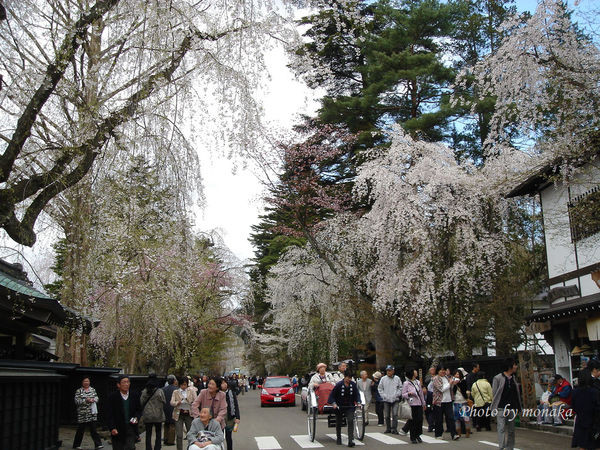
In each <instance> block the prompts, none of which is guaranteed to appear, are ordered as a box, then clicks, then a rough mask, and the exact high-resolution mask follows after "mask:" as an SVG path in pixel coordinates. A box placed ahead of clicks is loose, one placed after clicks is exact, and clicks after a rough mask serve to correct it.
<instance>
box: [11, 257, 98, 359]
mask: <svg viewBox="0 0 600 450" xmlns="http://www.w3.org/2000/svg"><path fill="white" fill-rule="evenodd" d="M61 326H70V327H71V328H78V329H80V330H81V332H82V333H89V332H90V330H91V329H92V326H93V324H92V321H91V320H90V319H87V318H85V317H82V316H81V315H80V314H78V313H77V312H76V311H73V310H72V309H70V308H68V307H65V306H63V305H61V304H60V302H59V301H58V300H56V299H54V298H52V297H50V296H48V295H46V294H44V293H43V292H41V291H40V290H38V289H36V288H35V287H34V286H33V283H32V282H31V281H30V280H29V279H28V278H27V274H26V273H25V272H24V271H23V268H22V267H21V265H20V264H10V263H8V262H6V261H3V260H0V359H13V360H38V361H52V360H56V359H58V358H57V356H56V355H55V354H54V351H55V339H56V334H57V329H58V327H61Z"/></svg>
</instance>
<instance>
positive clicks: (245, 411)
mask: <svg viewBox="0 0 600 450" xmlns="http://www.w3.org/2000/svg"><path fill="white" fill-rule="evenodd" d="M238 400H239V404H240V411H241V413H242V420H241V423H240V428H239V431H238V432H237V433H234V447H235V449H236V450H271V449H272V450H276V449H283V450H296V449H302V448H323V449H327V448H329V449H340V448H342V447H340V446H338V445H336V443H335V428H327V422H326V421H325V422H318V423H317V432H316V438H315V442H312V443H311V442H309V441H308V436H307V435H308V433H307V426H306V422H307V421H306V418H307V416H306V412H304V411H302V410H301V408H300V398H299V397H298V399H297V400H298V401H297V404H296V407H295V408H292V407H269V408H261V407H260V401H259V392H258V391H250V392H248V393H247V394H245V395H240V396H239V398H238ZM371 417H372V419H371V423H370V424H369V426H367V430H366V436H365V439H364V441H363V442H362V443H360V442H358V441H357V446H356V447H355V448H356V449H363V450H382V449H388V448H389V449H393V448H394V447H400V446H404V445H406V444H408V445H410V446H411V447H412V446H413V445H412V444H410V439H408V437H407V436H390V435H387V434H383V428H382V427H378V426H377V425H376V423H377V417H376V416H375V414H373V415H372V416H371ZM373 417H375V418H374V419H373ZM444 436H445V437H447V436H448V435H447V434H445V435H444ZM422 438H423V440H424V441H425V442H424V443H422V444H419V445H418V446H415V447H417V448H432V447H433V448H436V449H438V448H439V450H453V449H493V448H498V446H497V444H496V443H495V441H496V433H495V432H493V431H492V432H486V431H482V432H479V433H478V432H475V434H473V435H471V437H470V438H468V439H466V438H464V437H463V438H461V439H460V440H458V441H454V442H452V441H449V440H447V441H437V440H435V439H433V435H432V433H424V435H423V436H422ZM448 439H449V438H448ZM516 442H517V448H519V449H521V450H529V449H546V450H554V449H556V450H560V449H568V448H570V447H571V439H570V438H569V437H567V436H562V435H557V434H552V433H544V432H539V431H534V430H526V429H518V430H517V438H516ZM361 444H364V445H361ZM411 447H407V448H411Z"/></svg>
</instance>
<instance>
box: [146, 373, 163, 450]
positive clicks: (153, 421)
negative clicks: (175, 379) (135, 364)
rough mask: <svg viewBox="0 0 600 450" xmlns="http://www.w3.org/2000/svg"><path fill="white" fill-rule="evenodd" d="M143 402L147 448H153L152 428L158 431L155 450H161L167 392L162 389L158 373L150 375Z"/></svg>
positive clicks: (150, 449)
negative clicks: (157, 376)
mask: <svg viewBox="0 0 600 450" xmlns="http://www.w3.org/2000/svg"><path fill="white" fill-rule="evenodd" d="M140 403H141V404H142V418H143V419H144V427H145V428H146V450H153V449H152V429H154V432H155V433H156V439H155V442H154V450H160V449H161V445H162V440H161V438H162V424H163V422H164V421H165V410H164V408H165V404H166V400H165V393H164V392H163V390H162V389H160V386H159V382H158V379H157V378H156V375H154V374H151V375H150V376H149V377H148V383H146V387H145V388H144V390H143V391H142V396H141V397H140Z"/></svg>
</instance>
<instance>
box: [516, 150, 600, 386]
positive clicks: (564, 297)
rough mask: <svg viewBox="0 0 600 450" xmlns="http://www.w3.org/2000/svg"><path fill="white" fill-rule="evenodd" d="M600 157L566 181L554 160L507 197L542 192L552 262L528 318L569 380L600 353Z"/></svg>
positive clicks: (544, 220) (547, 254)
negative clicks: (542, 297)
mask: <svg viewBox="0 0 600 450" xmlns="http://www.w3.org/2000/svg"><path fill="white" fill-rule="evenodd" d="M598 156H600V154H599V153H596V154H595V155H594V157H592V158H590V159H587V160H586V161H587V162H585V163H584V164H581V163H580V164H578V166H579V167H578V169H577V171H576V174H575V175H573V176H572V177H571V179H570V180H569V182H568V183H566V182H563V181H562V178H561V177H559V176H557V174H558V169H557V167H556V164H549V165H547V166H545V167H542V168H540V169H539V170H537V171H535V172H534V173H532V174H531V175H530V176H529V177H528V178H527V179H526V180H524V181H523V182H522V183H521V184H520V185H518V186H517V187H515V188H514V189H513V190H512V191H511V192H510V193H509V194H508V195H507V197H517V196H524V195H530V196H533V195H538V194H539V198H540V203H541V207H542V214H543V225H544V235H545V236H544V238H545V243H546V257H547V263H548V264H547V265H548V288H549V290H548V293H547V295H546V297H545V304H544V305H543V306H541V305H539V303H538V306H537V308H538V309H537V310H535V311H534V312H533V314H531V315H530V316H529V317H528V321H529V323H530V324H531V327H532V328H533V329H534V330H535V331H537V332H541V333H543V334H544V337H545V339H546V340H547V341H548V343H549V344H550V345H551V346H552V348H553V349H554V355H555V366H556V367H555V369H556V372H557V373H560V374H561V375H562V376H564V377H565V378H567V379H568V380H572V379H573V378H576V377H577V372H578V371H579V369H580V368H581V367H582V365H583V364H585V362H586V361H587V359H588V358H589V357H592V356H598V355H599V354H600V158H598Z"/></svg>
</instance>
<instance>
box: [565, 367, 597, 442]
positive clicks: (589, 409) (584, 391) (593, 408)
mask: <svg viewBox="0 0 600 450" xmlns="http://www.w3.org/2000/svg"><path fill="white" fill-rule="evenodd" d="M577 378H578V382H579V384H578V386H577V388H575V389H574V390H573V395H572V406H573V411H575V414H576V417H575V428H574V430H573V439H572V441H571V447H576V448H580V449H582V450H587V449H593V448H598V445H597V443H596V439H595V438H594V436H595V435H596V433H597V430H595V429H594V417H597V416H598V415H599V414H600V393H599V392H598V390H597V389H594V388H593V387H592V383H593V377H592V374H591V372H590V370H589V369H583V370H581V371H580V372H579V376H578V377H577Z"/></svg>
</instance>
